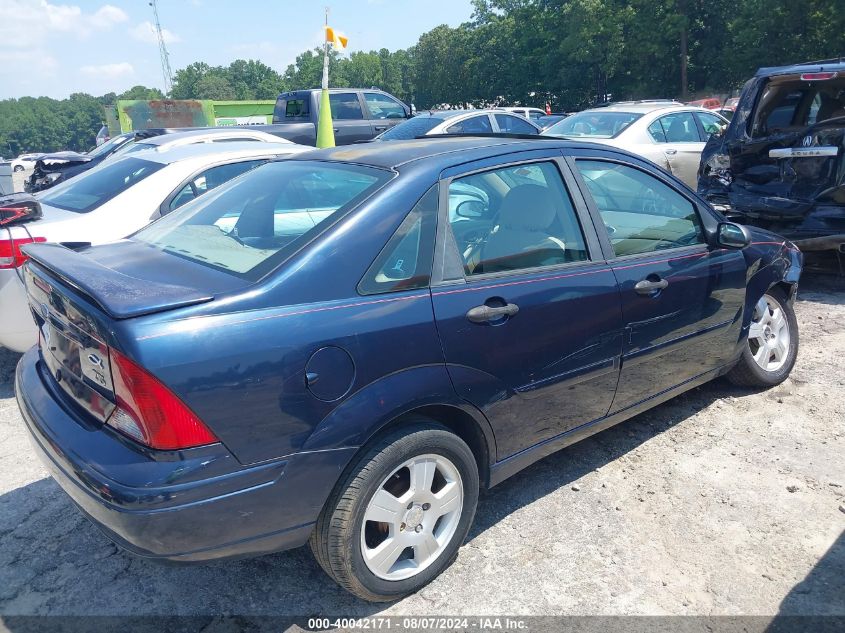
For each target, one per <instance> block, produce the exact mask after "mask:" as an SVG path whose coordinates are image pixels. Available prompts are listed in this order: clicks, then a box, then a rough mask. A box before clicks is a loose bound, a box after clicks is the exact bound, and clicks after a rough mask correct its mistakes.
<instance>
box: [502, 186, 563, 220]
mask: <svg viewBox="0 0 845 633" xmlns="http://www.w3.org/2000/svg"><path fill="white" fill-rule="evenodd" d="M555 214H556V211H555V202H554V198H553V197H552V194H551V192H550V191H549V189H548V187H543V186H541V185H519V186H517V187H514V188H513V189H511V190H510V191H509V192H508V193H507V194H506V195H505V199H504V200H503V201H502V208H501V209H500V211H499V224H501V225H502V226H505V227H507V228H510V229H516V230H523V231H542V230H543V229H547V228H549V226H551V224H552V222H554V219H555Z"/></svg>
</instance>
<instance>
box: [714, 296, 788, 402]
mask: <svg viewBox="0 0 845 633" xmlns="http://www.w3.org/2000/svg"><path fill="white" fill-rule="evenodd" d="M797 357H798V319H796V318H795V311H794V310H793V309H792V306H791V305H790V303H789V301H787V298H786V295H785V294H784V293H783V292H782V291H781V290H779V289H777V288H770V289H769V290H768V291H766V294H764V295H763V296H762V297H761V298H760V300H759V301H758V302H757V304H756V305H755V306H754V313H753V315H752V317H751V326H750V327H749V331H748V338H747V339H746V342H745V348H744V349H743V351H742V356H740V359H739V362H737V364H736V365H735V366H734V368H733V369H731V371H730V372H728V374H727V376H726V377H727V379H728V380H729V381H730V382H732V383H733V384H735V385H739V386H741V387H774V386H775V385H779V384H780V383H782V382H783V381H784V380H786V379H787V377H788V376H789V373H790V372H791V371H792V368H793V367H794V366H795V360H796V358H797Z"/></svg>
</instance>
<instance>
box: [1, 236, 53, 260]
mask: <svg viewBox="0 0 845 633" xmlns="http://www.w3.org/2000/svg"><path fill="white" fill-rule="evenodd" d="M4 232H5V231H4ZM46 241H47V240H46V239H44V238H43V237H23V238H20V239H12V238H4V237H3V236H2V234H0V269H2V268H17V267H18V266H20V265H22V264H23V263H24V262H25V261H26V260H27V259H29V257H27V256H26V254H24V253H23V252H21V246H23V245H24V244H32V243H33V242H46Z"/></svg>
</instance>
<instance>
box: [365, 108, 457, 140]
mask: <svg viewBox="0 0 845 633" xmlns="http://www.w3.org/2000/svg"><path fill="white" fill-rule="evenodd" d="M441 123H443V119H441V118H440V117H434V116H427V115H425V114H421V115H419V116H415V117H414V118H413V119H408V120H407V121H403V122H402V123H399V124H398V125H394V126H393V127H392V128H390V129H389V130H387V131H386V132H385V133H384V134H382V135H381V136H379V139H380V140H382V141H407V140H410V139H412V138H417V137H418V136H425V134H426V133H427V132H428V131H429V130H432V129H434V126H436V125H440V124H441Z"/></svg>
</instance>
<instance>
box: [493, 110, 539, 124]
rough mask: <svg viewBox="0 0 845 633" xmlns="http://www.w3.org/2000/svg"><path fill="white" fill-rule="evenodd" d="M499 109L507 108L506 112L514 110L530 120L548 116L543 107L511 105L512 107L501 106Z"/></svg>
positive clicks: (535, 120)
mask: <svg viewBox="0 0 845 633" xmlns="http://www.w3.org/2000/svg"><path fill="white" fill-rule="evenodd" d="M496 109H497V110H505V111H506V112H513V113H514V114H518V115H519V116H521V117H525V118H526V119H528V120H529V121H534V122H535V123H536V122H537V119H539V118H541V117H544V116H547V115H546V111H545V110H543V109H541V108H529V107H527V106H515V107H513V106H511V107H499V108H496Z"/></svg>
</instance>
